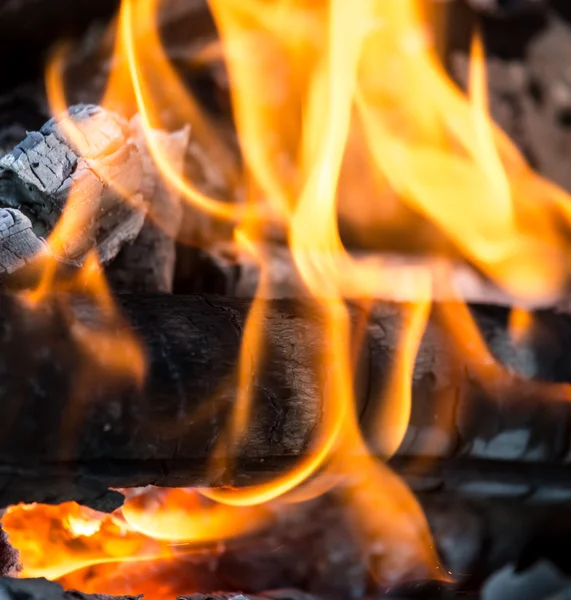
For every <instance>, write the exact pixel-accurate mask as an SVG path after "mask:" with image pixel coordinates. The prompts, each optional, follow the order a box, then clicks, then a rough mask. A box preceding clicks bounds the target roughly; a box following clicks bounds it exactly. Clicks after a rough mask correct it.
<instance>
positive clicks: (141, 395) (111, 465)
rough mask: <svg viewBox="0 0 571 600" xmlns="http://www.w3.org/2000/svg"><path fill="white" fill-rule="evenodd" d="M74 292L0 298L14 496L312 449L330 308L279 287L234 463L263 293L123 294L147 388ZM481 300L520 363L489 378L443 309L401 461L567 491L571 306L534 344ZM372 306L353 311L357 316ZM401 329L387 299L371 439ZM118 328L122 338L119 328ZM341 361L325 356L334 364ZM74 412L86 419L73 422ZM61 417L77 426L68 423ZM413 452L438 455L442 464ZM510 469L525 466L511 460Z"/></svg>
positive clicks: (363, 386)
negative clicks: (222, 443)
mask: <svg viewBox="0 0 571 600" xmlns="http://www.w3.org/2000/svg"><path fill="white" fill-rule="evenodd" d="M62 302H63V299H62V298H61V297H60V298H59V299H57V300H54V301H53V302H48V303H46V305H44V306H41V307H37V308H36V309H34V310H33V311H31V310H30V308H29V307H27V306H26V305H25V304H22V303H21V302H19V301H18V300H17V299H16V298H14V297H12V296H7V295H5V296H2V297H1V298H0V356H2V357H3V361H2V363H1V364H0V380H1V381H2V386H1V387H0V403H1V404H2V407H3V408H2V415H3V418H2V423H0V506H1V505H4V506H6V505H9V504H14V503H16V502H18V501H26V502H32V501H44V502H46V501H47V502H50V501H51V502H58V501H63V500H65V499H76V500H78V501H81V502H84V503H86V504H91V505H94V504H97V503H100V504H103V505H105V506H106V507H113V506H114V505H116V504H117V503H119V502H120V496H119V495H117V494H116V493H114V492H109V490H108V488H110V487H130V486H139V485H147V484H150V483H154V484H158V485H166V486H192V485H195V486H196V485H202V486H208V485H216V484H220V483H222V482H225V483H236V484H239V485H245V484H249V483H252V482H254V481H257V480H259V479H260V478H264V477H266V478H267V477H270V476H272V475H275V474H276V473H277V472H282V471H283V470H284V469H286V468H288V467H289V466H291V465H292V464H293V463H295V461H296V460H298V459H299V458H300V457H302V456H304V455H306V454H307V452H308V448H309V447H310V445H311V441H312V439H313V437H314V435H315V430H316V428H318V427H319V424H320V422H321V417H322V410H323V407H322V404H321V403H322V384H323V379H321V380H318V379H317V376H316V373H315V371H314V370H313V368H312V365H313V364H314V361H315V359H316V358H317V356H318V354H319V352H320V351H321V347H322V345H321V342H320V336H319V331H320V325H321V319H320V317H319V315H317V314H315V312H312V311H311V310H309V308H308V307H307V306H304V305H303V304H301V303H296V302H292V301H276V302H273V303H272V304H271V307H270V309H269V312H268V314H267V315H266V317H265V319H264V322H263V323H260V326H261V327H262V329H263V331H264V332H266V333H267V339H266V344H265V349H266V352H265V358H264V362H263V366H262V369H261V374H259V375H257V376H255V377H254V376H253V377H252V381H251V382H250V383H251V386H252V391H253V395H254V398H255V409H254V412H253V420H252V424H251V426H250V429H249V431H248V433H247V435H246V437H245V439H244V441H243V444H242V446H241V449H240V452H239V457H238V460H237V464H236V471H235V472H234V473H233V474H232V475H230V474H228V473H226V474H224V477H222V474H221V473H220V472H217V470H216V462H215V461H213V460H212V459H211V453H212V449H213V447H214V445H215V444H216V442H217V441H219V440H220V439H221V438H220V436H221V435H222V432H223V430H224V424H225V421H226V418H227V416H228V411H229V410H230V409H231V407H232V406H233V404H234V401H235V397H236V378H235V376H236V365H237V360H238V352H239V347H240V342H241V336H242V333H243V329H244V324H245V319H246V316H247V313H248V308H249V303H248V302H246V301H241V300H233V299H222V298H216V297H199V296H196V297H179V296H152V295H149V296H137V297H123V298H121V300H120V306H121V307H122V309H123V311H124V313H125V315H126V317H127V319H128V321H129V322H130V323H131V325H132V327H133V328H134V331H135V333H136V335H138V336H139V337H140V339H141V340H142V341H143V344H144V347H145V350H146V353H147V357H148V373H147V377H146V381H145V383H144V386H143V388H142V389H141V388H139V387H138V386H137V385H135V384H134V383H133V381H132V380H130V379H128V378H126V377H121V376H119V375H117V374H113V373H109V371H108V370H107V367H108V363H106V362H105V361H104V360H103V361H102V362H100V363H97V364H94V363H95V361H92V362H90V361H89V355H88V354H86V352H85V351H83V350H82V349H81V347H78V344H77V342H76V339H75V338H74V335H75V331H76V330H77V324H78V323H79V324H87V326H89V327H94V324H97V323H98V321H99V319H100V315H99V311H98V309H96V308H94V307H93V306H92V305H91V304H90V303H89V302H88V301H81V300H79V299H75V300H74V301H73V302H72V303H71V308H70V307H69V305H68V304H65V306H66V308H65V309H62ZM474 312H475V314H476V316H477V319H478V322H479V324H480V327H481V328H482V332H483V335H484V337H485V339H486V340H487V342H488V344H489V346H490V347H491V349H492V351H493V352H494V353H495V354H496V355H497V356H498V357H499V358H500V359H501V360H502V361H503V362H504V363H506V365H508V370H507V371H506V373H505V376H504V377H503V378H502V380H501V381H500V380H498V381H495V380H494V381H493V382H490V383H489V384H488V387H487V388H486V389H484V388H483V387H482V386H481V385H479V384H478V379H477V377H476V375H475V373H474V372H473V366H472V365H470V364H468V362H469V361H468V362H466V361H464V360H463V359H462V357H461V355H459V354H458V352H457V350H456V348H455V346H454V345H453V344H452V342H451V340H450V338H449V336H448V334H447V333H446V332H445V331H444V330H443V328H442V326H441V325H440V323H439V319H438V314H437V313H436V314H435V316H434V318H433V319H432V321H431V322H430V324H429V326H428V328H427V331H426V334H425V336H424V339H423V342H422V345H421V348H420V351H419V353H418V357H417V362H416V367H415V372H414V378H413V404H412V413H411V418H410V425H409V428H408V430H407V433H406V435H405V438H404V440H403V442H402V444H401V447H400V449H399V451H398V453H397V456H396V457H395V459H394V461H393V462H394V464H395V467H396V468H398V470H399V471H401V472H402V473H403V474H404V475H410V477H409V479H410V481H411V483H412V484H413V486H414V487H415V488H416V489H426V490H432V489H433V490H441V491H446V490H452V491H459V492H466V493H470V494H476V493H479V494H483V495H489V494H499V495H508V496H516V497H521V496H526V497H528V496H530V495H533V494H535V493H539V491H538V487H539V488H541V493H542V494H544V495H545V494H547V495H549V494H552V495H553V496H555V497H557V496H558V495H559V497H560V498H561V497H565V496H566V495H567V496H568V495H569V493H570V489H569V477H568V473H569V468H570V467H569V458H570V448H569V446H570V444H569V440H570V439H571V434H570V433H569V430H568V428H569V423H570V422H571V420H570V418H569V416H570V407H571V405H570V403H569V402H568V391H567V388H565V387H563V388H562V387H561V386H559V387H556V388H554V389H553V388H551V387H549V386H546V385H545V384H543V383H542V382H541V381H538V380H543V381H560V382H561V381H569V380H570V379H571V373H570V366H569V362H568V360H567V353H566V352H562V350H561V349H562V348H568V347H569V344H570V343H571V318H570V317H569V316H567V315H560V314H556V313H549V312H546V313H540V314H538V316H537V318H536V322H535V327H534V330H535V331H536V332H537V335H536V336H533V337H532V339H531V341H530V342H529V343H527V344H526V345H525V347H522V346H517V345H514V344H513V343H512V341H511V340H510V336H509V335H508V333H507V317H508V311H506V310H503V309H500V308H490V307H481V308H478V307H475V308H474ZM70 314H71V315H72V317H70ZM363 316H364V315H362V314H360V313H359V311H358V310H357V309H355V311H354V312H353V317H354V318H355V319H359V318H360V317H363ZM398 331H399V318H398V309H397V308H396V307H394V306H392V307H391V306H386V307H384V308H381V309H379V312H378V314H376V315H375V318H374V319H373V320H372V321H370V322H369V324H368V326H367V328H366V338H365V339H366V342H365V345H364V350H363V351H362V352H361V356H360V361H359V366H358V368H357V373H356V390H357V392H356V393H357V401H358V403H359V406H360V407H361V410H362V423H363V426H364V431H365V433H366V435H368V436H369V439H370V440H372V439H373V437H374V436H373V434H374V433H375V432H374V431H372V432H371V431H368V429H370V427H369V428H368V427H367V425H368V424H371V423H374V415H375V412H376V410H377V409H378V407H379V402H380V398H381V396H382V390H383V388H384V386H385V385H386V382H387V376H388V373H389V369H390V365H391V362H392V357H393V356H394V350H395V347H396V344H397V333H398ZM112 333H113V336H114V337H113V339H114V340H118V339H119V335H120V330H119V329H117V328H116V327H114V329H113V332H112ZM123 360H124V362H128V359H125V358H124V359H123ZM106 364H107V367H106ZM334 368H335V365H325V366H324V367H323V368H322V369H321V370H320V371H319V373H320V376H321V377H323V376H325V377H326V375H327V372H328V370H330V369H334ZM86 370H87V372H88V373H89V385H86V386H84V388H82V389H81V391H80V393H78V389H77V384H78V377H76V374H78V373H82V372H86ZM528 378H532V379H528ZM553 396H555V397H553ZM71 409H73V411H72V410H71ZM72 413H73V414H74V415H75V418H76V419H78V420H77V422H75V423H73V427H72V428H71V429H70V427H69V425H70V419H71V414H72ZM78 415H79V417H78ZM62 431H67V432H68V433H69V432H70V431H72V432H73V435H72V436H71V438H70V439H63V438H62ZM372 448H373V451H374V449H375V445H374V444H373V445H372ZM406 457H416V458H417V459H418V458H419V457H420V458H422V457H425V459H426V460H425V463H424V466H426V467H427V469H425V470H423V469H422V466H423V464H422V461H420V462H419V461H408V460H407V459H406ZM355 460H358V457H356V458H355ZM399 461H400V462H399ZM465 464H471V465H472V467H471V469H467V468H466V470H465ZM514 465H515V467H514ZM546 465H548V467H546ZM543 471H545V477H547V479H548V480H549V481H548V484H547V485H543V484H544V483H545V482H544V481H543V479H542V477H543V475H542V472H543ZM506 472H507V473H509V472H512V473H515V475H510V476H508V477H506V478H504V479H502V477H503V475H502V477H499V476H498V473H500V474H504V475H505V473H506ZM518 472H519V473H520V475H519V476H517V473H518ZM534 472H537V477H536V479H534V478H533V477H531V476H530V473H534ZM548 475H549V476H548Z"/></svg>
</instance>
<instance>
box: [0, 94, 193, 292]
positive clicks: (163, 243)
mask: <svg viewBox="0 0 571 600" xmlns="http://www.w3.org/2000/svg"><path fill="white" fill-rule="evenodd" d="M72 123H73V127H74V128H77V131H76V133H75V134H73V135H75V136H80V137H81V136H83V142H81V140H80V144H81V145H83V146H86V147H84V148H81V150H82V152H81V155H80V153H79V150H78V149H77V148H76V145H75V144H74V140H73V139H72V138H73V135H72V134H70V125H71V124H72ZM155 134H156V136H157V137H158V138H160V142H161V148H162V149H163V150H164V151H165V152H169V154H170V155H172V162H173V164H177V163H181V162H182V158H183V155H184V152H185V150H186V146H187V144H188V137H189V131H188V130H187V129H183V130H181V131H179V132H175V133H173V134H167V133H165V132H161V131H157V132H155ZM70 136H71V137H70ZM76 141H77V140H76ZM125 197H127V199H125ZM69 203H72V204H73V207H71V208H70V206H69ZM0 205H4V206H6V207H10V208H5V209H3V213H2V219H3V220H2V221H1V223H0V273H3V274H8V275H9V274H12V273H14V272H15V271H17V270H19V269H21V268H22V267H23V266H25V265H26V264H27V263H29V262H31V261H32V259H33V258H34V257H35V256H37V255H38V254H39V252H40V251H41V250H46V251H47V250H48V248H47V246H46V244H44V242H43V238H44V237H45V236H48V235H50V234H51V233H52V232H53V231H54V230H55V228H56V226H57V225H58V223H59V222H60V221H61V220H64V219H65V218H69V215H67V213H69V212H71V213H73V212H75V213H78V214H77V215H76V216H74V215H73V214H72V216H71V219H75V221H76V222H75V223H74V228H73V229H74V231H73V234H69V235H68V236H67V237H69V239H60V240H59V242H58V243H57V244H56V245H57V248H55V253H57V255H58V256H57V258H58V259H59V260H60V261H63V262H65V263H69V264H70V265H73V264H76V265H77V264H81V261H82V259H83V257H84V256H85V255H86V254H87V252H88V251H89V250H90V249H92V248H96V249H97V251H98V255H99V259H100V260H101V261H102V262H103V263H109V262H110V261H112V260H113V259H115V257H117V260H114V261H113V264H112V265H111V266H110V268H109V273H110V280H111V282H112V283H113V284H114V286H115V288H116V289H117V290H118V291H130V292H131V291H146V292H157V291H161V292H166V291H170V289H171V287H172V279H173V272H174V260H175V242H174V239H175V237H176V234H177V230H176V227H178V225H179V224H180V222H181V211H182V208H181V206H180V202H179V200H178V198H176V195H175V194H173V192H172V190H170V189H169V188H168V187H167V186H166V184H165V183H163V182H162V181H161V178H160V176H159V175H158V173H157V172H156V169H155V168H154V166H153V163H152V160H151V158H150V156H149V154H148V152H147V150H146V145H145V140H144V137H143V135H142V133H141V131H140V125H139V121H138V118H137V117H135V118H133V119H132V120H131V122H127V121H126V120H124V119H122V118H121V117H119V116H118V115H116V114H114V113H111V112H109V111H105V110H103V109H101V108H99V107H97V106H94V105H77V106H74V107H72V108H71V109H70V111H69V117H68V116H63V117H59V118H55V119H52V120H50V121H48V122H47V123H46V124H45V125H44V126H43V127H42V128H41V129H40V131H39V132H33V133H30V134H28V136H27V137H26V139H25V140H24V141H23V142H21V143H20V144H18V145H17V146H16V147H15V148H14V149H13V150H12V151H11V152H9V153H8V154H6V155H5V156H4V157H2V158H0ZM64 208H65V209H66V215H67V216H65V217H64ZM65 237H66V236H65V235H63V236H60V238H65ZM118 254H119V256H117V255H118Z"/></svg>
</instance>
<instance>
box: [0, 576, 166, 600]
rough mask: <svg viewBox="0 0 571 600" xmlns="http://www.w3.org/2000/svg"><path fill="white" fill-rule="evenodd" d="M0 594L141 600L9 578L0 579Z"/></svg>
mask: <svg viewBox="0 0 571 600" xmlns="http://www.w3.org/2000/svg"><path fill="white" fill-rule="evenodd" d="M0 594H1V595H2V598H3V599H4V600H141V598H142V596H107V595H105V594H85V593H84V592H80V591H77V590H70V591H65V590H64V589H63V588H62V586H61V585H60V584H59V583H56V582H55V581H48V580H47V579H42V578H38V579H13V578H11V577H0ZM173 600H174V599H173Z"/></svg>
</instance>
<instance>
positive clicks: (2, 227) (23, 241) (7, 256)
mask: <svg viewBox="0 0 571 600" xmlns="http://www.w3.org/2000/svg"><path fill="white" fill-rule="evenodd" d="M46 249H47V246H46V244H44V242H43V241H42V240H41V239H40V238H38V236H37V235H36V234H35V233H34V232H33V230H32V223H31V221H30V219H28V217H26V216H24V215H23V214H22V213H21V212H20V211H19V210H16V209H14V208H0V274H2V275H3V274H6V275H9V274H11V273H14V272H15V271H17V270H18V269H21V268H22V267H24V266H25V265H26V264H28V263H29V262H30V261H31V260H32V259H33V258H34V257H36V256H37V255H38V254H39V253H40V252H42V251H45V250H46Z"/></svg>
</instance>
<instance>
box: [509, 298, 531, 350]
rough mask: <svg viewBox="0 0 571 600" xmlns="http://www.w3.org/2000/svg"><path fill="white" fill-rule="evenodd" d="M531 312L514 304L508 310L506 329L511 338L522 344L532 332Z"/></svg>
mask: <svg viewBox="0 0 571 600" xmlns="http://www.w3.org/2000/svg"><path fill="white" fill-rule="evenodd" d="M532 328H533V314H532V313H531V312H530V311H529V310H526V309H524V308H519V307H517V306H514V307H513V308H512V309H511V310H510V318H509V323H508V329H509V332H510V335H511V338H512V340H514V342H515V343H516V344H522V343H524V342H525V341H526V339H527V338H528V337H529V336H530V335H531V334H532Z"/></svg>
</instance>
